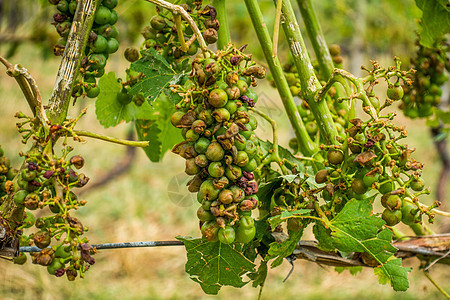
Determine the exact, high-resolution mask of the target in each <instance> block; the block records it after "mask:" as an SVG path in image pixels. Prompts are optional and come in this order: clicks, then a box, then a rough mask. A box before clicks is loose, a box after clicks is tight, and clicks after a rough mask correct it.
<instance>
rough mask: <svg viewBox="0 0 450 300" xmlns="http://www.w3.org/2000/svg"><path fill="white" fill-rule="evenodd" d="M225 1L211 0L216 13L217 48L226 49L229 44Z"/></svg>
mask: <svg viewBox="0 0 450 300" xmlns="http://www.w3.org/2000/svg"><path fill="white" fill-rule="evenodd" d="M225 2H226V0H213V1H212V5H213V6H214V8H215V9H216V11H217V20H219V25H220V27H219V30H218V32H217V33H218V36H219V38H218V40H217V48H219V49H226V48H227V46H228V44H229V43H231V35H230V28H229V26H228V17H227V11H226V4H225Z"/></svg>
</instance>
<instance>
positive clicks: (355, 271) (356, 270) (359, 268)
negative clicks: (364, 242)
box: [334, 266, 383, 276]
mask: <svg viewBox="0 0 450 300" xmlns="http://www.w3.org/2000/svg"><path fill="white" fill-rule="evenodd" d="M334 270H335V271H336V272H338V273H339V274H341V273H342V272H344V271H345V270H348V271H349V272H350V274H352V275H353V276H355V275H357V274H358V273H360V272H361V271H362V270H363V267H362V266H357V267H335V268H334ZM381 272H383V271H381Z"/></svg>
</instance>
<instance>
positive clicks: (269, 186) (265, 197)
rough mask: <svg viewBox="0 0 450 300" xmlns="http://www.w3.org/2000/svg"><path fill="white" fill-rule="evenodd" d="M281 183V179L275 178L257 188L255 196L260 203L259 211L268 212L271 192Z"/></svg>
mask: <svg viewBox="0 0 450 300" xmlns="http://www.w3.org/2000/svg"><path fill="white" fill-rule="evenodd" d="M282 182H283V179H282V178H275V179H274V180H272V181H269V182H267V183H265V184H262V185H260V186H259V189H258V193H257V196H258V199H259V202H260V203H261V204H260V205H261V207H260V208H261V209H264V210H267V212H268V211H269V209H270V202H271V200H272V199H271V198H272V195H273V192H274V191H275V190H276V189H277V188H279V187H280V186H281V183H282Z"/></svg>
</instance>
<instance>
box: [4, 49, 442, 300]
mask: <svg viewBox="0 0 450 300" xmlns="http://www.w3.org/2000/svg"><path fill="white" fill-rule="evenodd" d="M2 50H3V49H2V47H0V53H1V52H2ZM116 59H117V57H116ZM15 62H20V63H21V64H22V65H23V66H25V67H27V68H28V69H29V70H30V72H31V74H32V75H33V76H34V77H35V78H36V80H37V82H38V83H39V86H40V88H41V92H42V94H43V98H44V99H48V96H49V95H50V91H51V88H52V86H53V82H54V78H55V74H56V70H57V60H55V59H52V60H49V61H47V62H42V61H41V60H40V57H39V56H38V54H37V51H35V50H33V49H32V48H26V49H23V50H22V51H21V52H20V53H19V55H18V56H17V59H15V60H14V61H13V63H15ZM111 65H113V66H114V68H118V66H119V63H117V62H114V63H112V64H111ZM267 90H268V89H265V91H267ZM259 92H260V93H262V90H259ZM266 94H267V95H266V96H265V97H262V98H263V99H262V100H261V101H262V103H266V105H267V106H268V107H271V108H272V109H273V110H272V113H273V117H275V118H277V120H280V133H281V142H282V143H283V144H287V141H288V139H289V138H290V136H291V131H290V129H289V127H288V125H287V123H286V121H282V120H283V118H284V114H283V111H282V110H281V109H280V108H279V105H281V104H280V102H279V100H278V99H277V97H276V96H275V94H274V92H273V91H269V92H266ZM0 95H1V98H0V107H1V109H0V110H1V116H2V118H0V128H1V131H0V142H1V145H2V146H3V148H4V149H5V151H6V153H7V155H9V156H11V157H12V161H13V163H16V165H17V163H19V158H18V157H17V154H16V153H17V152H18V147H19V148H20V150H26V148H27V147H26V146H21V145H20V144H19V138H18V134H17V132H16V130H15V128H14V123H15V120H14V118H13V117H12V116H13V115H14V113H15V112H16V111H18V110H22V111H24V112H27V113H28V110H27V107H26V106H25V105H24V103H25V101H23V99H22V97H21V96H20V94H19V93H18V89H17V88H16V86H15V82H14V80H13V79H11V78H8V77H7V76H6V75H5V74H4V72H3V71H2V72H0ZM269 99H273V100H270V101H269ZM80 102H82V105H83V106H85V105H89V106H90V108H89V110H88V115H87V116H86V117H83V118H82V120H81V122H80V124H79V128H83V129H89V130H91V131H97V132H102V133H105V134H108V135H113V136H118V137H124V136H125V132H126V131H127V129H128V126H130V125H125V124H122V125H120V126H118V127H117V128H113V129H103V128H102V127H101V126H99V125H98V124H97V121H96V119H95V113H94V105H93V103H92V101H91V100H82V101H80ZM259 105H260V106H261V104H259ZM78 107H79V106H77V107H76V108H75V111H76V110H77V109H78ZM73 114H75V113H73ZM400 122H401V123H403V122H404V125H408V128H409V132H410V133H411V137H410V138H409V140H408V143H409V144H410V145H411V146H415V147H417V148H419V149H418V151H417V154H416V157H418V158H419V159H420V160H421V161H423V162H425V165H426V169H425V172H424V174H425V178H427V183H428V184H429V185H430V186H433V184H434V182H435V180H436V176H437V172H436V170H437V168H438V167H439V163H438V161H437V158H436V154H435V152H434V150H433V147H432V143H431V140H430V138H429V136H428V132H427V131H426V130H425V129H424V126H423V123H420V122H419V123H414V124H412V123H410V122H409V121H408V120H406V119H401V121H400ZM260 127H261V129H260V134H261V135H262V136H267V137H268V138H269V137H270V136H269V134H270V130H269V128H268V127H266V126H265V125H263V124H261V126H260ZM75 147H76V149H75V153H77V154H78V153H79V154H82V155H83V156H84V157H85V159H86V161H87V166H86V167H85V169H84V170H83V171H84V172H85V173H86V174H87V175H88V176H89V177H90V178H91V179H92V181H95V179H96V178H97V177H98V176H99V175H100V174H103V173H104V172H106V171H107V170H108V169H109V167H110V166H111V165H114V164H115V161H116V160H118V159H120V158H121V156H122V155H123V152H124V149H123V148H122V147H121V146H118V145H111V144H107V143H104V142H97V141H92V140H90V141H88V143H86V144H76V145H75ZM183 169H184V163H183V160H182V159H180V158H178V157H176V156H175V155H173V154H167V155H166V157H165V159H164V161H163V162H162V163H158V164H155V163H150V162H149V161H148V160H147V158H146V157H145V155H144V153H143V151H139V152H138V157H137V160H136V162H135V163H134V165H133V168H132V170H131V171H130V173H129V174H128V175H127V176H125V177H122V178H119V179H117V180H115V182H111V183H110V184H109V185H108V186H106V187H102V188H101V189H99V190H94V191H92V192H89V193H86V194H85V195H83V197H84V199H86V200H87V201H88V205H87V206H86V207H84V208H81V209H80V210H79V211H78V212H77V215H78V216H79V217H80V218H81V220H82V221H83V223H84V224H85V225H87V226H88V227H89V228H90V231H89V232H88V236H89V238H90V240H91V242H92V243H103V242H119V241H144V240H168V239H173V237H174V236H176V235H179V234H181V235H193V236H197V235H198V228H197V220H196V217H195V211H196V208H197V205H196V204H195V203H194V202H193V201H192V200H189V199H188V200H185V201H183V202H182V203H175V202H173V201H172V200H170V198H169V196H168V193H167V190H168V185H169V182H170V180H171V179H173V178H174V177H175V176H181V175H180V174H182V173H183ZM187 193H188V192H187V191H186V190H185V189H184V188H183V187H182V188H180V195H185V194H187ZM427 201H428V203H431V198H429V199H428V200H427ZM437 231H439V230H437ZM96 260H97V263H96V264H95V266H94V267H93V268H92V270H90V271H89V272H88V273H87V274H86V278H85V279H83V280H77V281H75V282H67V280H66V279H65V277H63V278H59V279H58V278H55V277H52V276H50V275H48V273H47V271H46V269H45V268H42V267H40V266H36V265H32V264H31V263H28V264H26V265H25V266H16V265H13V264H11V263H9V262H6V261H0V268H1V270H2V272H0V298H1V299H85V298H91V299H178V298H183V299H202V298H205V299H207V298H211V297H209V296H205V295H204V293H203V292H202V290H201V289H200V287H199V285H198V284H197V283H194V282H193V281H191V280H190V279H189V278H188V276H187V275H186V274H185V272H184V263H185V260H186V255H185V251H184V248H183V247H166V248H153V249H133V250H104V251H102V252H100V253H99V254H98V255H96ZM407 264H408V265H411V266H414V271H413V272H412V273H411V275H410V283H411V284H410V286H411V287H410V289H409V290H408V291H407V292H404V293H395V292H393V291H392V289H391V288H390V287H388V286H381V285H379V284H378V283H377V280H376V278H375V276H374V275H373V272H372V270H369V269H366V270H363V272H362V273H361V274H359V275H358V276H356V277H353V276H351V275H350V274H349V273H348V272H345V273H343V274H337V273H336V272H334V270H333V269H332V268H328V267H320V266H318V265H315V264H313V263H309V262H301V261H298V262H296V264H295V271H294V273H293V274H292V276H291V278H290V279H289V280H288V281H287V282H286V283H282V280H283V279H284V277H285V276H286V274H287V273H288V272H289V269H290V266H289V264H287V263H284V264H283V265H282V266H281V267H279V268H277V269H275V270H273V271H270V273H269V278H268V280H267V284H266V287H265V290H264V293H263V299H272V298H275V297H276V298H277V299H344V298H345V299H435V298H439V297H441V296H440V295H439V293H438V292H437V291H436V290H435V289H434V288H433V287H432V286H431V285H430V284H429V282H428V281H427V279H425V277H424V276H423V275H422V274H421V273H420V271H418V270H417V267H418V263H417V261H415V260H410V261H407ZM431 275H432V276H435V277H436V279H437V280H438V281H439V282H440V283H442V284H443V286H444V288H447V289H449V288H450V284H449V277H448V269H446V267H445V266H436V267H434V268H433V270H432V272H431ZM257 295H258V290H256V289H254V288H252V287H250V286H246V287H244V288H242V289H234V288H228V287H227V288H223V290H222V291H221V292H220V294H219V296H217V298H220V299H229V298H233V297H235V298H239V299H248V298H253V299H254V298H256V297H257Z"/></svg>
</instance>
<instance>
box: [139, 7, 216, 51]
mask: <svg viewBox="0 0 450 300" xmlns="http://www.w3.org/2000/svg"><path fill="white" fill-rule="evenodd" d="M145 1H147V2H150V3H153V4H155V5H157V6H161V7H163V8H165V9H168V10H170V11H171V12H172V13H178V14H180V15H181V16H182V17H183V18H184V19H185V20H186V22H188V24H189V26H191V28H192V31H194V34H195V36H196V37H197V41H198V43H199V44H200V48H201V49H202V51H203V52H206V51H208V47H207V46H206V42H205V40H204V39H203V35H202V33H201V32H200V29H199V28H198V27H197V24H195V22H194V20H193V19H192V17H191V16H190V15H189V13H188V12H187V11H186V10H185V9H184V8H183V7H181V6H180V5H176V4H172V3H170V2H167V1H164V0H145ZM219 22H220V21H219Z"/></svg>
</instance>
